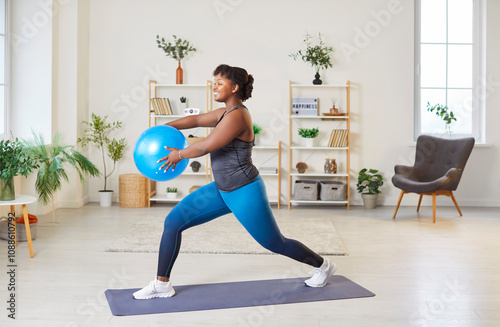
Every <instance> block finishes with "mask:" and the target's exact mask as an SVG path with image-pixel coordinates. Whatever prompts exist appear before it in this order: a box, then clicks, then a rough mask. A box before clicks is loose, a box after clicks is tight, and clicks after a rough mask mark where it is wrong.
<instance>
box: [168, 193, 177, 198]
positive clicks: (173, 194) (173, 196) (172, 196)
mask: <svg viewBox="0 0 500 327" xmlns="http://www.w3.org/2000/svg"><path fill="white" fill-rule="evenodd" d="M175 198H177V193H174V192H167V199H175Z"/></svg>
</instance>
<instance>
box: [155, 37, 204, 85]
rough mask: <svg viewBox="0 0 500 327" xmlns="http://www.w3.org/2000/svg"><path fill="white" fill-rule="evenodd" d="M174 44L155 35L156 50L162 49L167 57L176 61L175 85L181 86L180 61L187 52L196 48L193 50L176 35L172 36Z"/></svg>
mask: <svg viewBox="0 0 500 327" xmlns="http://www.w3.org/2000/svg"><path fill="white" fill-rule="evenodd" d="M173 37H174V42H173V43H172V42H170V41H165V38H163V37H162V38H161V39H160V36H159V35H156V43H157V45H158V48H160V49H162V50H163V51H164V52H165V55H166V56H167V57H170V58H173V59H175V60H177V62H178V64H179V65H178V67H177V71H176V84H182V82H183V77H182V68H181V60H182V59H184V57H186V56H187V54H188V53H189V52H191V51H192V52H195V51H196V48H194V47H193V46H192V45H191V44H190V43H189V41H186V40H183V39H181V38H177V36H176V35H173Z"/></svg>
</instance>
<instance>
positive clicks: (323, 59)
mask: <svg viewBox="0 0 500 327" xmlns="http://www.w3.org/2000/svg"><path fill="white" fill-rule="evenodd" d="M321 36H322V34H321V33H319V35H318V42H317V44H316V45H313V43H312V38H313V37H312V36H311V35H310V34H309V33H306V37H305V39H304V43H305V44H306V49H305V50H299V51H297V52H296V53H292V54H290V55H289V56H290V57H292V58H293V59H294V60H297V58H300V59H302V60H303V61H304V62H306V63H309V64H310V65H311V66H313V68H314V70H315V71H316V75H314V77H315V79H314V81H313V84H315V85H320V84H322V83H323V82H322V81H321V79H320V75H319V70H320V69H327V68H328V67H332V61H331V57H330V54H331V53H333V52H334V51H335V50H334V49H333V48H332V47H328V46H326V44H325V43H324V42H323V40H322V39H321Z"/></svg>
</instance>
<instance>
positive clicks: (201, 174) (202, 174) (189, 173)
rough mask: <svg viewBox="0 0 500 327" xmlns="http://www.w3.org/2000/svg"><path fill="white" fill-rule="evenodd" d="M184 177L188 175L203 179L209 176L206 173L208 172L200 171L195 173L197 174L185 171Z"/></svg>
mask: <svg viewBox="0 0 500 327" xmlns="http://www.w3.org/2000/svg"><path fill="white" fill-rule="evenodd" d="M187 169H188V168H186V170H187ZM190 169H191V168H190ZM182 175H188V176H203V177H205V176H206V175H207V173H206V171H199V172H197V173H195V172H193V171H184V172H183V173H182V174H181V176H182Z"/></svg>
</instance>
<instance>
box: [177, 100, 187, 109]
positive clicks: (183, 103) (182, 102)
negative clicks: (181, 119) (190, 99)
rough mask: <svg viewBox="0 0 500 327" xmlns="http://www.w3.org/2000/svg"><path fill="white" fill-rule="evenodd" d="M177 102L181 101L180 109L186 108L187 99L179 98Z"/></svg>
mask: <svg viewBox="0 0 500 327" xmlns="http://www.w3.org/2000/svg"><path fill="white" fill-rule="evenodd" d="M179 100H180V101H181V106H182V109H186V108H187V99H186V97H180V99H179Z"/></svg>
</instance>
